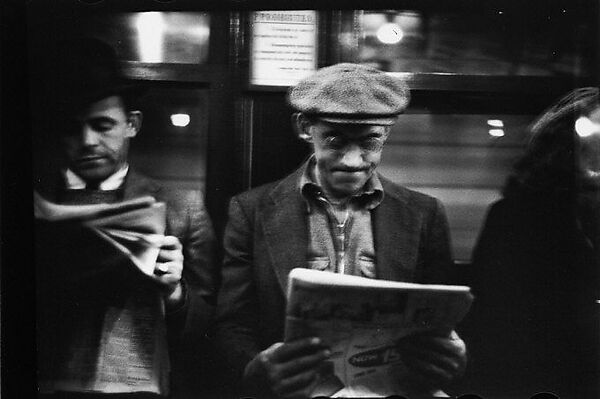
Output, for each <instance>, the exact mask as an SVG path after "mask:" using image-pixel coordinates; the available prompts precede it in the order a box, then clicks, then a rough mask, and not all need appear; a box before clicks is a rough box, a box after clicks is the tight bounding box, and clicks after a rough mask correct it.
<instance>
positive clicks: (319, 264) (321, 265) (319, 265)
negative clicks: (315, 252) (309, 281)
mask: <svg viewBox="0 0 600 399" xmlns="http://www.w3.org/2000/svg"><path fill="white" fill-rule="evenodd" d="M330 263H331V262H329V258H328V257H327V256H319V257H316V258H312V259H309V260H308V267H309V268H311V269H313V270H321V271H323V270H327V269H328V268H329V265H330Z"/></svg>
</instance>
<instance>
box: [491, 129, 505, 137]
mask: <svg viewBox="0 0 600 399" xmlns="http://www.w3.org/2000/svg"><path fill="white" fill-rule="evenodd" d="M488 133H489V134H490V136H492V137H504V129H490V131H489V132H488Z"/></svg>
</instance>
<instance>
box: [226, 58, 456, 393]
mask: <svg viewBox="0 0 600 399" xmlns="http://www.w3.org/2000/svg"><path fill="white" fill-rule="evenodd" d="M409 97H410V94H409V90H408V88H407V87H406V85H405V84H404V83H403V82H402V81H400V80H397V79H395V78H393V77H392V76H390V75H388V74H385V73H383V72H381V71H379V70H377V69H374V68H370V67H367V66H362V65H357V64H338V65H334V66H330V67H326V68H322V69H320V70H319V71H317V72H316V73H315V74H313V75H311V76H309V77H307V78H305V79H304V80H302V81H300V82H299V83H298V84H297V85H296V86H295V87H293V88H291V90H290V91H289V93H288V100H289V103H290V105H291V106H292V107H293V108H294V109H295V110H296V111H297V113H295V114H294V115H293V117H292V123H293V125H294V128H295V130H296V132H297V134H298V136H299V138H300V139H301V140H303V141H305V142H307V143H308V144H310V145H311V147H312V155H311V156H310V158H309V159H308V160H307V162H306V163H304V164H303V165H302V166H301V167H300V168H299V169H298V170H296V171H295V172H294V173H292V174H291V175H289V176H287V177H285V178H284V179H282V180H280V181H277V182H274V183H270V184H267V185H264V186H261V187H258V188H255V189H252V190H250V191H248V192H245V193H242V194H240V195H237V196H235V197H233V198H232V199H231V203H230V208H229V221H228V225H227V228H226V231H225V237H224V250H225V257H224V263H223V267H222V286H221V289H220V291H219V299H218V305H217V319H216V334H217V340H218V342H219V343H220V348H221V351H222V352H223V354H224V357H225V361H226V364H227V365H228V367H229V368H230V371H231V373H232V375H233V376H234V378H235V379H236V380H238V381H240V382H241V389H242V391H243V392H245V393H248V394H251V395H260V396H262V395H275V396H279V397H295V398H301V397H307V396H308V395H310V393H311V391H312V389H313V388H314V385H315V382H316V381H317V379H318V374H319V370H320V368H321V367H322V366H323V364H324V362H326V361H327V359H328V357H329V356H330V355H331V354H330V352H329V349H328V348H326V347H324V346H323V344H322V343H321V342H320V341H319V339H318V338H316V337H308V338H305V339H300V340H296V341H293V342H286V343H283V342H282V340H283V333H284V331H283V330H284V312H285V293H286V288H287V278H288V274H289V271H290V270H292V269H293V268H296V267H303V268H313V269H317V270H324V271H329V272H332V273H344V274H352V275H356V276H362V277H367V278H376V279H385V280H396V281H407V282H417V283H438V284H444V283H450V282H451V279H450V275H451V274H452V260H451V251H450V240H449V231H448V225H447V220H446V216H445V213H444V210H443V208H442V206H441V204H440V203H439V201H437V200H436V199H434V198H431V197H428V196H426V195H424V194H420V193H417V192H414V191H411V190H408V189H406V188H404V187H401V186H398V185H397V184H394V183H392V182H391V181H389V180H387V179H386V178H384V177H383V176H381V175H379V174H378V173H377V172H376V168H377V166H378V165H379V163H380V159H381V153H382V149H383V147H384V145H385V142H386V140H387V138H388V136H389V134H390V127H391V126H392V125H393V124H394V122H395V120H396V118H397V116H398V115H399V114H400V113H402V112H403V111H404V109H405V108H406V107H407V105H408V102H409ZM398 348H399V350H400V353H401V354H402V358H403V360H404V362H405V363H406V365H407V366H408V368H409V373H410V383H408V385H410V386H406V392H403V393H405V394H411V395H412V394H415V395H431V394H434V393H436V392H438V391H439V390H440V389H444V388H446V387H447V386H448V384H449V383H450V382H451V381H452V380H454V379H455V378H456V377H458V376H459V375H461V374H462V372H463V370H464V368H465V364H466V348H465V344H464V342H463V341H462V340H461V339H460V338H459V337H458V335H457V334H456V333H455V332H454V331H452V332H451V333H450V334H447V333H439V334H431V335H417V336H412V337H410V338H406V339H403V340H402V341H401V342H399V344H398Z"/></svg>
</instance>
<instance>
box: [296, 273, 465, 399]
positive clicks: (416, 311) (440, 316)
mask: <svg viewBox="0 0 600 399" xmlns="http://www.w3.org/2000/svg"><path fill="white" fill-rule="evenodd" d="M287 296H288V303H287V310H286V324H285V340H286V341H290V340H294V339H297V338H301V337H307V336H318V337H320V338H321V339H322V340H323V342H324V344H325V345H327V346H328V347H329V348H330V349H331V352H332V355H331V358H330V359H331V360H330V363H329V364H328V366H329V367H328V368H329V370H330V371H332V372H331V373H329V375H327V376H326V377H324V378H322V380H321V381H320V382H319V384H318V386H317V387H316V389H315V390H314V391H313V394H312V395H313V396H320V395H323V396H333V397H361V396H362V397H365V396H366V397H376V396H383V397H384V396H390V395H406V394H408V392H406V386H407V382H406V377H407V370H406V366H405V365H404V363H403V362H402V357H401V355H400V353H399V352H398V350H397V345H396V343H397V342H398V340H399V339H401V338H402V337H405V336H408V335H410V334H416V333H419V332H424V331H431V330H435V331H442V332H450V331H451V330H453V329H454V327H455V326H456V324H457V323H458V322H460V321H461V320H462V319H463V317H464V316H465V315H466V313H467V312H468V310H469V308H470V305H471V302H472V300H473V296H472V295H471V293H470V289H469V287H466V286H453V285H424V284H413V283H403V282H395V281H385V280H373V279H368V278H363V277H356V276H348V275H341V274H336V273H330V272H323V271H317V270H311V269H301V268H299V269H293V270H292V271H291V273H290V275H289V284H288V293H287Z"/></svg>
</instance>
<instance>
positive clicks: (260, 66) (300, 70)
mask: <svg viewBox="0 0 600 399" xmlns="http://www.w3.org/2000/svg"><path fill="white" fill-rule="evenodd" d="M251 18H252V19H251V24H252V44H251V47H250V51H251V54H250V57H251V65H250V84H251V85H257V86H291V85H294V84H296V83H297V82H298V81H299V80H300V79H302V78H303V77H305V76H307V75H309V74H310V73H311V72H313V71H314V70H315V69H316V67H317V12H316V11H255V12H253V13H252V15H251Z"/></svg>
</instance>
